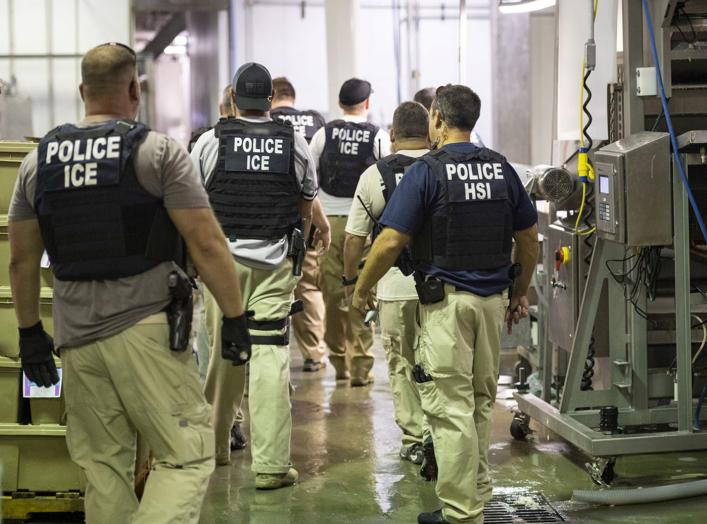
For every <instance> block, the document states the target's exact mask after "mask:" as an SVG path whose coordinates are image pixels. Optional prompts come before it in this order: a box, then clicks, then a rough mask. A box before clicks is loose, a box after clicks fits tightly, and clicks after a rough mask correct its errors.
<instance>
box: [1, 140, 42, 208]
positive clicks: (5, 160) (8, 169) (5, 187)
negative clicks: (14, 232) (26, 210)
mask: <svg viewBox="0 0 707 524" xmlns="http://www.w3.org/2000/svg"><path fill="white" fill-rule="evenodd" d="M36 147H37V144H34V143H32V142H10V141H1V140H0V215H7V212H8V210H9V209H10V200H11V199H12V192H13V190H14V189H15V181H16V180H17V171H18V170H19V168H20V164H21V163H22V160H24V158H25V156H27V153H29V152H30V151H32V150H33V149H34V148H36Z"/></svg>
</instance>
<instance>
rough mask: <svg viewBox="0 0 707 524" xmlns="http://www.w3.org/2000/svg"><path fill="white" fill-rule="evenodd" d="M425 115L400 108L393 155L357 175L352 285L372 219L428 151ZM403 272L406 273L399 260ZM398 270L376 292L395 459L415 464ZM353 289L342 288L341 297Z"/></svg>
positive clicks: (409, 282)
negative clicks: (397, 442)
mask: <svg viewBox="0 0 707 524" xmlns="http://www.w3.org/2000/svg"><path fill="white" fill-rule="evenodd" d="M427 126H428V114H427V110H426V109H425V108H424V107H423V106H422V105H420V104H418V103H417V102H404V103H402V104H401V105H400V106H399V107H398V108H397V109H396V110H395V113H394V114H393V127H392V128H391V130H390V141H391V143H392V149H393V151H394V153H393V154H391V155H389V156H387V157H385V158H382V159H381V160H379V161H378V162H376V163H375V164H373V165H372V166H371V167H369V168H368V169H366V171H364V172H363V175H361V178H360V179H359V181H358V186H357V187H356V195H355V198H354V200H353V203H352V204H351V212H350V213H349V218H348V221H347V223H346V242H345V244H344V275H345V276H346V279H347V280H349V281H354V280H355V279H356V277H357V275H358V266H359V262H360V261H361V257H362V256H363V253H364V249H365V244H366V239H367V237H368V236H369V235H370V234H371V233H374V234H376V233H378V232H379V231H378V228H377V227H376V225H375V223H374V220H378V219H379V218H380V217H381V215H382V214H383V209H384V208H385V204H386V202H387V201H389V200H390V198H391V197H392V196H393V192H394V191H395V188H396V186H397V185H398V183H399V182H400V180H402V178H403V175H404V173H405V171H406V170H407V169H408V168H409V167H410V166H411V165H412V164H413V163H414V162H415V160H417V159H418V158H419V157H421V156H422V155H424V154H425V153H427V152H428V150H429V145H428V141H427ZM400 262H402V264H400V263H399V264H398V265H402V266H403V267H402V269H403V271H406V272H407V271H408V270H409V268H407V267H405V265H404V261H400ZM408 275H409V276H406V275H405V274H404V273H403V272H401V268H400V267H392V268H391V269H390V271H388V272H387V273H386V274H385V276H384V277H383V278H382V279H381V281H380V283H379V284H378V288H377V293H376V295H377V299H378V311H379V316H380V328H381V341H382V342H383V347H384V348H385V352H386V357H387V361H388V375H389V378H390V387H391V389H392V390H393V405H394V407H395V421H396V422H397V424H398V427H399V428H400V430H401V431H402V432H403V437H402V440H403V443H402V444H403V445H402V448H401V449H400V457H401V458H402V459H404V460H409V461H411V462H413V463H415V464H421V463H422V459H423V449H422V441H423V426H424V415H423V413H422V407H421V405H420V394H419V392H418V391H417V384H416V383H415V381H414V379H413V375H412V371H413V367H414V365H415V355H414V350H415V342H416V339H417V335H418V329H417V319H416V314H417V307H418V300H417V292H416V291H415V281H414V279H413V278H412V276H411V275H410V274H409V273H408ZM352 292H353V286H350V287H349V288H347V294H349V295H350V294H351V293H352Z"/></svg>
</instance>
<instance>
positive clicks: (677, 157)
mask: <svg viewBox="0 0 707 524" xmlns="http://www.w3.org/2000/svg"><path fill="white" fill-rule="evenodd" d="M643 14H644V15H645V17H646V25H648V35H649V36H650V40H651V52H652V53H653V64H654V65H655V74H656V77H657V80H658V88H659V89H660V101H661V102H662V104H663V113H664V114H665V122H666V123H667V124H668V132H669V133H670V142H671V143H672V145H673V155H675V163H676V164H677V166H678V171H679V172H680V178H681V179H682V185H683V186H684V187H685V191H687V197H688V198H689V199H690V206H691V207H692V211H693V213H694V214H695V218H696V219H697V223H698V224H699V225H700V230H701V231H702V236H703V237H704V239H705V243H707V227H705V222H704V220H703V219H702V214H701V213H700V209H699V208H698V207H697V201H696V200H695V196H694V195H693V194H692V190H691V189H690V183H689V182H688V180H687V175H686V174H685V167H684V166H683V165H682V158H680V153H679V150H678V139H677V135H675V129H673V120H672V119H671V118H670V111H669V110H668V99H667V98H666V96H665V86H664V85H663V75H662V74H661V72H660V61H659V60H658V50H657V48H656V45H655V31H654V30H653V18H652V17H651V10H650V7H648V0H643Z"/></svg>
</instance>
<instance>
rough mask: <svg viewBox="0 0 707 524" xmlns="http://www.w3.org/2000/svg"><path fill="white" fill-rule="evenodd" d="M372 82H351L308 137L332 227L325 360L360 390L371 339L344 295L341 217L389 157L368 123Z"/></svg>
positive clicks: (325, 285)
mask: <svg viewBox="0 0 707 524" xmlns="http://www.w3.org/2000/svg"><path fill="white" fill-rule="evenodd" d="M371 93H372V89H371V84H370V83H369V82H367V81H365V80H360V79H358V78H351V79H349V80H347V81H346V82H344V83H343V85H342V86H341V90H340V91H339V107H341V110H342V111H343V113H344V114H343V116H342V117H341V118H339V119H336V120H333V121H331V122H329V123H328V124H327V125H326V126H324V128H322V129H320V130H319V131H317V133H316V134H315V135H314V137H313V138H312V142H311V144H310V150H311V152H312V157H313V158H314V161H315V162H316V165H317V169H318V173H319V181H320V185H321V191H320V200H321V202H322V206H323V207H324V212H325V213H326V215H327V217H328V218H329V222H330V224H331V231H332V233H331V238H332V243H331V249H330V250H329V252H328V253H327V255H326V256H325V257H324V260H323V261H322V265H321V278H320V286H321V290H322V293H323V295H324V304H325V307H326V316H325V324H324V341H325V342H326V344H327V346H328V347H329V361H330V362H331V363H332V365H333V366H334V369H335V370H336V378H337V380H349V379H350V384H351V385H352V386H365V385H367V384H369V383H370V381H371V380H372V374H371V373H370V371H371V368H372V367H373V356H372V355H371V354H370V351H369V350H370V348H371V345H372V344H373V335H372V332H371V330H370V329H369V328H367V327H365V326H364V325H363V324H362V323H361V322H359V321H358V319H357V320H356V321H354V322H351V315H353V316H357V313H356V312H352V311H349V308H348V305H347V304H346V300H345V297H344V286H345V285H351V284H353V282H351V281H347V280H346V279H344V256H343V254H344V238H345V232H344V228H345V227H346V217H347V216H348V214H349V210H350V209H351V203H352V202H353V196H354V193H355V191H356V185H357V184H358V179H359V177H360V176H361V174H362V173H363V172H364V171H365V170H366V169H367V168H368V167H370V166H371V165H373V164H375V163H376V162H377V161H378V160H380V159H381V158H383V157H384V156H386V155H388V154H389V153H390V138H389V137H388V134H387V133H385V132H384V131H382V130H381V129H379V128H378V127H377V126H374V125H373V124H370V123H368V122H367V117H368V111H369V108H370V96H371Z"/></svg>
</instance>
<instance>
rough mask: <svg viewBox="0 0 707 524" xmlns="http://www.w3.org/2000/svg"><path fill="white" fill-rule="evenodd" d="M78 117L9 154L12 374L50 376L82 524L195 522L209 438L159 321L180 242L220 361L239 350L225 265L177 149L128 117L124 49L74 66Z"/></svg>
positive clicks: (246, 346) (107, 48) (181, 356)
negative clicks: (57, 388) (211, 320)
mask: <svg viewBox="0 0 707 524" xmlns="http://www.w3.org/2000/svg"><path fill="white" fill-rule="evenodd" d="M81 78H82V83H81V86H80V92H81V98H82V99H83V102H84V106H85V110H86V113H85V115H86V116H85V118H84V119H83V120H82V121H81V122H80V123H78V124H66V125H63V126H60V127H58V128H56V129H54V130H52V131H50V132H49V134H47V135H46V136H45V137H44V138H43V139H42V140H41V142H40V143H39V147H38V149H37V150H36V151H34V152H32V153H30V154H29V155H27V157H26V158H25V160H24V161H23V163H22V165H21V167H20V172H19V178H18V180H17V185H16V187H15V192H14V195H13V198H12V205H11V208H10V216H9V221H10V224H9V234H10V251H11V263H10V273H11V280H12V290H13V299H14V302H15V310H16V313H17V319H18V324H19V326H20V355H21V358H22V367H23V369H24V371H25V373H26V374H27V376H28V377H29V378H30V379H31V380H32V381H34V382H36V383H38V384H40V385H43V386H48V385H50V384H53V383H55V382H56V381H57V380H58V376H57V373H56V368H55V365H54V360H53V358H52V349H53V348H54V347H55V348H56V349H57V350H58V351H61V358H62V362H63V381H64V385H63V387H64V394H65V397H66V412H67V434H66V437H67V445H68V448H69V452H70V453H71V457H72V459H73V460H74V461H75V462H76V463H77V464H78V465H79V466H80V467H81V469H82V471H83V472H84V473H85V474H86V480H87V485H86V501H85V511H86V521H87V522H88V523H90V524H94V523H95V524H114V523H115V524H119V523H120V524H123V523H126V524H127V523H133V524H135V523H137V524H155V523H165V524H167V523H175V522H183V523H194V524H196V522H198V520H199V512H200V509H201V503H202V499H203V497H204V493H205V492H206V487H207V483H208V479H209V476H210V474H211V472H212V471H213V467H214V459H213V453H214V445H213V438H214V437H213V431H212V430H211V426H210V424H209V409H208V406H207V404H206V401H205V399H204V396H203V394H202V393H201V387H200V385H199V376H198V373H197V369H196V363H195V362H194V359H193V357H192V355H191V352H189V351H185V349H186V347H185V346H186V345H185V346H182V347H180V348H173V349H174V350H170V337H169V330H168V326H167V322H168V316H167V314H166V313H165V312H164V311H165V308H166V307H167V306H168V305H169V304H170V302H171V299H170V291H169V289H170V288H169V283H170V281H172V280H181V279H182V277H180V275H183V273H182V270H181V269H180V264H182V263H183V255H182V254H181V253H180V252H181V251H182V250H181V249H180V246H181V245H182V244H181V242H180V236H181V238H183V239H184V240H185V241H186V246H187V248H188V250H189V254H190V255H191V258H192V260H193V262H194V263H195V265H196V267H197V269H198V271H199V274H200V276H201V278H202V280H203V281H204V283H205V284H206V285H207V286H208V287H209V288H210V289H211V292H212V293H213V296H214V297H215V298H216V300H217V301H218V302H219V304H220V307H221V308H222V309H223V311H224V318H223V320H222V323H223V329H222V333H223V337H222V344H219V347H218V351H219V353H220V354H223V356H224V357H225V358H234V357H235V356H236V355H241V354H244V355H247V354H248V353H249V352H250V342H249V340H248V332H247V328H246V318H245V315H244V312H243V308H242V306H241V299H240V289H239V283H238V279H237V277H236V273H235V271H234V266H233V262H232V260H231V256H230V253H229V252H228V249H227V246H226V245H225V244H224V242H223V236H222V234H221V230H220V228H219V225H218V222H216V219H215V218H214V215H213V213H212V211H211V209H210V207H209V200H208V197H207V195H206V192H205V191H204V189H203V187H202V185H201V181H200V180H199V177H198V175H197V174H196V172H195V170H194V168H193V166H192V164H191V162H190V160H189V156H188V155H187V152H186V151H185V150H184V149H183V148H181V147H180V146H179V145H177V144H176V143H175V142H174V141H173V140H172V139H170V138H168V137H166V136H164V135H161V134H159V133H155V132H152V131H149V130H148V129H147V128H145V126H144V125H142V124H139V123H137V122H135V121H133V120H132V119H133V118H135V115H136V114H137V110H138V105H139V103H140V87H139V86H140V83H139V81H138V78H137V68H136V58H135V53H134V52H133V51H132V50H131V49H130V48H128V47H126V46H124V45H122V44H105V45H102V46H99V47H96V48H94V49H91V50H90V51H89V52H88V53H86V55H85V56H84V57H83V60H82V62H81ZM45 249H46V251H47V252H48V253H49V258H50V260H51V263H52V270H53V272H54V335H55V337H56V339H55V341H54V342H53V343H52V339H51V338H50V337H49V335H47V334H46V333H45V332H44V329H43V327H42V323H41V321H40V320H39V289H40V288H39V264H40V259H41V258H42V252H43V251H44V250H45ZM188 292H189V287H188V286H187V294H188ZM136 432H139V433H140V435H141V437H142V438H144V439H145V440H146V443H147V445H148V446H149V448H150V449H151V450H152V453H153V455H154V463H153V466H152V472H151V474H150V477H149V479H148V481H147V485H146V487H145V492H144V496H143V498H142V501H141V502H140V503H139V504H138V500H137V498H136V496H135V492H134V490H133V478H132V472H133V471H134V463H135V451H136V450H135V440H136Z"/></svg>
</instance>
